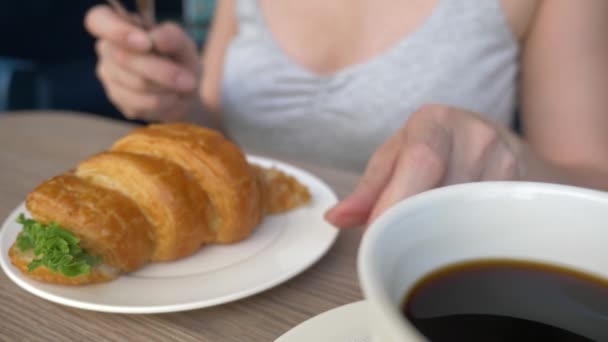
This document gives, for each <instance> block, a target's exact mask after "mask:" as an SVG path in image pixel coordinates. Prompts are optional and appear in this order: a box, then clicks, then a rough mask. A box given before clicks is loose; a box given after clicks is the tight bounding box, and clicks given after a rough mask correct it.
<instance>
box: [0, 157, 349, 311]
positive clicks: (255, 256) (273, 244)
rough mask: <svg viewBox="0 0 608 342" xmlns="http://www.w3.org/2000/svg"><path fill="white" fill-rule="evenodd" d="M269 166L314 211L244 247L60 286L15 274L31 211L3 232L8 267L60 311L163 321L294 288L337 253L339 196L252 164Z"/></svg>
mask: <svg viewBox="0 0 608 342" xmlns="http://www.w3.org/2000/svg"><path fill="white" fill-rule="evenodd" d="M248 158H249V161H251V162H254V163H257V164H259V165H262V166H266V167H270V166H275V167H277V168H279V169H281V170H283V171H285V172H287V173H288V174H290V175H293V176H295V177H296V178H297V179H298V180H299V181H300V182H302V183H303V184H305V185H306V186H308V188H309V190H310V191H311V194H312V198H313V199H312V203H311V204H310V205H308V206H306V207H302V208H299V209H296V210H293V211H290V212H288V213H285V214H281V215H274V216H269V217H266V218H265V220H264V222H263V223H262V224H261V225H260V226H259V227H257V228H256V230H255V232H254V233H253V234H252V235H251V237H249V238H248V239H246V240H245V241H243V242H239V243H237V244H233V245H223V246H219V245H213V246H206V247H203V248H201V250H200V251H199V252H198V253H197V254H194V255H192V256H190V257H187V258H184V259H182V260H178V261H175V262H170V263H150V264H148V265H146V266H144V267H143V268H142V269H140V270H138V271H137V272H133V273H129V274H126V275H123V276H121V277H119V278H118V279H116V280H114V281H111V282H108V283H103V284H97V285H87V286H78V287H73V286H72V287H71V286H58V285H50V284H46V283H42V282H37V281H35V280H32V279H30V278H28V277H27V276H25V275H23V274H22V273H21V272H20V271H19V270H17V269H16V268H15V267H13V266H12V264H11V263H10V260H9V258H8V250H9V247H10V246H11V245H12V244H13V242H14V241H15V239H16V237H17V234H18V233H19V231H20V230H21V227H20V225H18V224H17V223H16V222H15V220H16V219H17V216H18V215H19V213H21V212H25V213H27V211H26V209H25V206H24V204H22V205H20V206H19V207H17V208H16V209H15V210H14V211H13V212H12V213H11V214H10V215H9V217H8V218H7V219H6V221H5V222H4V224H3V226H2V230H1V231H0V266H2V268H3V269H4V272H6V274H7V275H8V277H9V278H10V279H11V280H13V281H14V282H15V283H16V284H17V285H19V286H21V287H22V288H23V289H25V290H26V291H29V292H31V293H32V294H34V295H37V296H39V297H42V298H44V299H47V300H50V301H52V302H56V303H59V304H63V305H67V306H72V307H77V308H81V309H87V310H96V311H105V312H117V313H160V312H174V311H183V310H191V309H198V308H204V307H209V306H213V305H218V304H222V303H227V302H231V301H235V300H238V299H241V298H244V297H247V296H251V295H254V294H256V293H259V292H262V291H264V290H267V289H269V288H271V287H273V286H276V285H278V284H280V283H283V282H285V281H287V280H288V279H290V278H292V277H294V276H295V275H297V274H299V273H301V272H302V271H304V270H305V269H307V268H308V267H310V266H311V265H312V264H314V263H315V262H316V261H318V260H319V259H320V258H321V257H322V256H323V255H324V254H325V253H326V252H327V251H328V249H329V248H330V247H331V245H332V244H333V242H334V240H335V238H336V236H337V230H336V229H335V228H333V227H332V226H330V225H329V224H327V223H326V222H325V221H324V220H323V213H324V212H325V210H326V209H327V208H329V207H330V206H331V205H333V204H334V203H335V202H336V201H337V198H336V195H335V194H334V192H333V191H332V190H331V189H330V188H329V187H328V186H327V185H326V184H325V183H324V182H323V181H321V180H320V179H318V178H317V177H315V176H313V175H312V174H310V173H308V172H306V171H303V170H301V169H298V168H296V167H294V166H290V165H287V164H285V163H282V162H279V161H276V160H271V159H267V158H261V157H254V156H249V157H248Z"/></svg>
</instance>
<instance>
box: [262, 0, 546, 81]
mask: <svg viewBox="0 0 608 342" xmlns="http://www.w3.org/2000/svg"><path fill="white" fill-rule="evenodd" d="M446 1H447V2H450V1H451V2H453V3H457V2H459V3H464V6H466V5H467V4H466V3H468V5H469V6H476V5H478V4H479V2H478V0H364V1H351V0H333V1H325V0H309V1H299V0H283V1H270V0H260V1H258V6H259V11H260V15H261V17H262V20H263V21H264V23H265V25H266V27H267V29H268V31H269V33H270V34H271V35H272V36H273V39H274V40H275V41H276V43H277V45H278V46H279V47H280V48H281V49H282V50H283V52H284V53H285V54H286V55H287V56H289V57H290V58H291V59H293V60H294V61H296V62H297V63H298V64H300V65H302V66H303V67H305V68H307V69H308V70H310V71H311V72H314V73H317V74H320V75H331V74H334V73H336V72H338V71H339V70H342V69H344V68H347V67H348V66H351V65H354V64H358V63H362V62H365V61H367V60H370V59H372V58H373V57H375V56H377V55H379V54H381V53H382V52H384V51H386V50H388V49H390V48H391V47H393V46H395V45H397V44H398V43H399V42H400V41H402V40H404V39H407V37H408V36H410V35H414V34H416V33H417V31H419V30H420V29H421V28H422V27H424V26H425V25H427V24H428V21H430V20H431V18H432V17H433V16H434V15H435V12H437V11H440V8H441V7H446V6H454V5H449V4H448V5H446V4H442V2H446ZM484 1H486V2H493V3H494V2H495V3H497V5H498V6H499V7H500V10H501V15H502V17H503V18H502V19H503V20H504V21H505V23H504V24H505V25H506V26H507V28H508V29H509V30H510V31H511V32H512V33H513V35H514V36H515V37H516V39H518V40H519V39H521V38H522V37H521V36H522V35H523V32H525V30H526V28H527V26H528V25H529V21H530V20H531V17H532V13H533V11H534V8H535V3H536V1H534V0H484ZM451 15H454V16H458V15H460V13H452V14H451Z"/></svg>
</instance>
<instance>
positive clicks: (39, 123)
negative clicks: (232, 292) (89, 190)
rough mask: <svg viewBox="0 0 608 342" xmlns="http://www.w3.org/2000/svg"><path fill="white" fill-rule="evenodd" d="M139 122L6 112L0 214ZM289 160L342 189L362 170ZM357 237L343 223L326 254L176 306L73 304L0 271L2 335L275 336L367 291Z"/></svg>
mask: <svg viewBox="0 0 608 342" xmlns="http://www.w3.org/2000/svg"><path fill="white" fill-rule="evenodd" d="M132 127H133V126H131V125H129V124H127V123H124V122H120V121H111V120H108V119H104V118H100V117H95V116H90V115H86V114H80V113H65V112H15V113H0V218H1V220H0V222H1V221H3V220H4V218H5V217H6V216H7V215H8V214H9V213H10V212H11V211H12V210H13V209H14V208H15V207H16V206H17V205H19V204H20V203H21V202H22V201H23V200H24V198H25V196H26V194H27V193H28V192H29V191H31V190H32V189H33V188H34V187H35V186H36V185H37V184H39V183H40V182H42V181H43V180H44V179H46V178H49V177H51V176H54V175H56V174H59V173H61V172H63V171H65V170H67V169H69V168H71V167H73V166H74V165H76V164H77V162H78V161H80V160H82V159H84V158H85V157H87V156H89V155H91V154H93V153H96V152H99V151H102V150H104V149H106V148H108V147H109V146H110V144H111V143H112V141H114V140H115V139H117V138H119V137H121V136H122V135H124V134H126V133H127V132H129V131H130V129H131V128H132ZM270 157H272V156H270ZM288 162H291V163H293V164H295V165H298V166H300V167H302V168H304V169H307V170H309V171H311V172H313V173H314V174H316V175H317V176H319V177H320V178H322V179H324V180H325V181H326V182H327V183H328V184H329V185H330V186H331V187H332V188H333V189H334V190H335V191H336V192H337V194H338V196H340V198H342V197H344V196H345V195H346V194H347V193H348V192H349V191H350V190H351V189H352V188H353V186H354V184H355V182H356V180H357V178H358V175H357V174H354V173H348V172H343V171H337V170H332V169H329V168H327V167H323V166H321V165H304V164H301V163H298V162H295V161H288ZM360 238H361V230H360V229H357V230H350V231H344V232H342V233H341V234H340V236H339V237H338V239H337V241H336V243H335V245H334V246H333V247H332V249H331V250H330V251H329V253H328V254H327V255H326V256H325V257H324V258H323V259H321V261H319V262H318V263H317V264H315V265H314V266H312V267H311V268H310V269H308V270H307V271H305V272H303V273H302V274H300V275H299V276H296V277H295V278H293V279H292V280H290V281H288V282H286V283H284V284H282V285H279V286H277V287H275V288H273V289H271V290H268V291H266V292H263V293H261V294H258V295H255V296H252V297H249V298H246V299H242V300H240V301H237V302H233V303H229V304H224V305H220V306H216V307H211V308H205V309H200V310H193V311H186V312H177V313H169V314H154V315H124V314H109V313H100V312H93V311H86V310H80V309H74V308H69V307H65V306H62V305H59V304H55V303H52V302H49V301H46V300H43V299H41V298H39V297H36V296H34V295H31V294H30V293H28V292H26V291H24V290H22V289H21V288H20V287H18V286H17V285H15V284H14V283H13V282H12V281H10V280H9V279H8V278H7V276H6V275H5V274H4V273H3V272H0V341H214V342H215V341H220V342H223V341H239V342H243V341H248V342H249V341H273V340H274V339H275V338H277V337H279V336H280V335H281V334H283V333H284V332H286V331H287V330H289V329H290V328H292V327H294V326H295V325H297V324H299V323H301V322H303V321H305V320H306V319H308V318H310V317H312V316H315V315H317V314H319V313H321V312H324V311H326V310H329V309H332V308H335V307H337V306H340V305H343V304H346V303H350V302H353V301H357V300H360V299H361V298H362V295H361V292H360V289H359V286H358V281H357V274H356V265H355V264H356V253H357V248H358V244H359V241H360ZM311 342H312V341H311Z"/></svg>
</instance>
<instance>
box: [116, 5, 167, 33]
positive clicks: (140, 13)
mask: <svg viewBox="0 0 608 342" xmlns="http://www.w3.org/2000/svg"><path fill="white" fill-rule="evenodd" d="M107 2H108V3H109V4H110V6H111V7H112V9H114V11H115V12H116V13H117V14H118V15H120V16H121V17H123V18H124V19H125V20H127V21H128V22H130V23H132V24H133V25H137V26H139V27H141V28H143V29H144V30H149V29H151V28H152V27H154V24H155V22H156V14H155V5H156V4H155V2H154V0H137V1H136V5H137V13H130V12H129V10H127V8H126V7H125V6H124V5H123V4H122V2H120V1H119V0H107Z"/></svg>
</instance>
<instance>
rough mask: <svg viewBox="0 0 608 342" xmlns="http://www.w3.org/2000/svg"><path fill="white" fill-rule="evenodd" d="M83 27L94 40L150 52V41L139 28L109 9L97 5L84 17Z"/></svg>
mask: <svg viewBox="0 0 608 342" xmlns="http://www.w3.org/2000/svg"><path fill="white" fill-rule="evenodd" d="M85 27H86V28H87V30H88V31H89V32H90V33H91V34H92V35H93V36H95V37H96V38H98V39H104V40H107V41H110V42H112V43H113V44H116V45H119V46H121V47H123V48H125V49H130V50H132V51H137V52H148V51H150V50H152V40H151V39H150V38H149V37H148V35H147V33H146V32H144V31H143V30H142V29H141V28H139V27H137V26H135V25H133V24H132V23H130V22H128V21H127V20H125V19H124V18H122V17H121V16H120V15H118V14H117V13H115V12H114V11H113V10H112V9H111V8H110V7H108V6H105V5H97V6H95V7H93V8H91V9H90V10H89V11H88V12H87V14H86V17H85Z"/></svg>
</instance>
